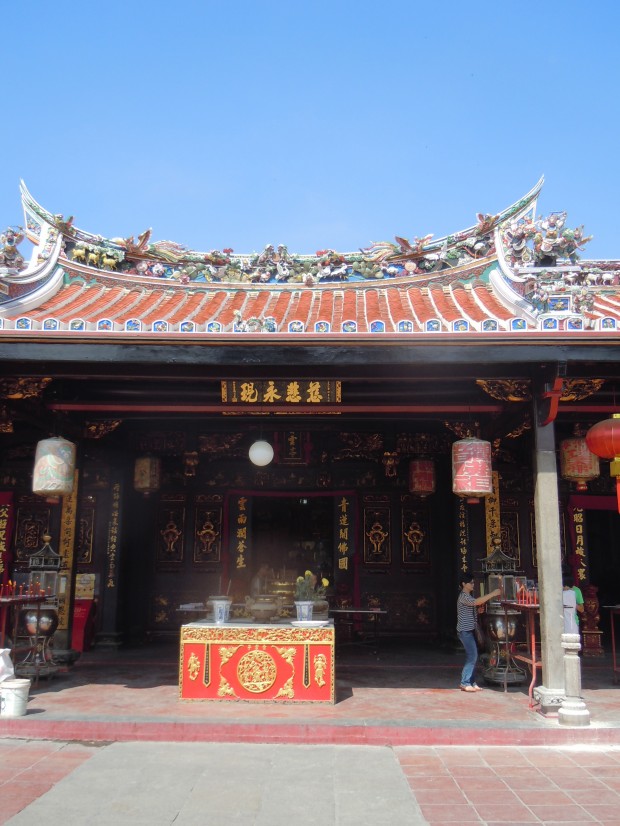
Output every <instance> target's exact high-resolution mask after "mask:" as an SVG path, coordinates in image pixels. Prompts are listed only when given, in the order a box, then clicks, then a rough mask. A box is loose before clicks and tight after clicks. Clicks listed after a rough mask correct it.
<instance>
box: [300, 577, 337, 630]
mask: <svg viewBox="0 0 620 826" xmlns="http://www.w3.org/2000/svg"><path fill="white" fill-rule="evenodd" d="M328 585H329V580H328V579H325V577H323V578H322V579H319V578H318V576H317V575H316V574H314V573H312V571H306V572H305V573H304V575H303V576H298V577H297V580H296V582H295V607H296V609H297V619H298V620H301V621H308V620H311V619H312V616H313V610H314V608H315V607H316V608H317V609H318V608H319V603H324V605H321V612H320V613H321V614H323V613H324V614H327V609H328V604H327V600H326V598H325V593H326V589H327V587H328Z"/></svg>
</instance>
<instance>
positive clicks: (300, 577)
mask: <svg viewBox="0 0 620 826" xmlns="http://www.w3.org/2000/svg"><path fill="white" fill-rule="evenodd" d="M303 581H304V578H303V577H302V576H298V577H297V579H296V582H303Z"/></svg>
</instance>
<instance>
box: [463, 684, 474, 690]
mask: <svg viewBox="0 0 620 826" xmlns="http://www.w3.org/2000/svg"><path fill="white" fill-rule="evenodd" d="M475 690H476V689H475V688H474V687H473V685H462V686H461V691H475Z"/></svg>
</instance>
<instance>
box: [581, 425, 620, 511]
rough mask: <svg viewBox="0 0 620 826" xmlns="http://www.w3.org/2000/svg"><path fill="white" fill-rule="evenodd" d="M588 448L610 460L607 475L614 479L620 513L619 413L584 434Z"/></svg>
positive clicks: (602, 457)
mask: <svg viewBox="0 0 620 826" xmlns="http://www.w3.org/2000/svg"><path fill="white" fill-rule="evenodd" d="M586 443H587V445H588V448H589V449H590V450H591V451H592V453H594V454H595V455H596V456H600V458H601V459H611V462H610V464H609V473H610V475H611V476H615V477H616V497H617V499H618V513H620V413H614V415H613V416H612V417H611V419H605V420H604V421H602V422H597V423H596V424H595V425H593V426H592V427H591V428H590V429H589V430H588V432H587V433H586Z"/></svg>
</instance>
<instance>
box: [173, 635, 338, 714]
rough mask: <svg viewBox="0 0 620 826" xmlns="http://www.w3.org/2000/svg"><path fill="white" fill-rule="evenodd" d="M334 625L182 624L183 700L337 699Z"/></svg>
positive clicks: (180, 686)
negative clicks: (299, 626)
mask: <svg viewBox="0 0 620 826" xmlns="http://www.w3.org/2000/svg"><path fill="white" fill-rule="evenodd" d="M334 642H335V638H334V626H333V625H326V626H324V627H322V628H296V627H294V626H293V625H288V624H283V625H236V624H232V623H231V624H227V625H208V624H206V623H191V624H189V625H184V626H182V628H181V656H180V658H179V696H180V697H181V699H183V700H221V701H227V702H232V701H237V702H238V701H245V702H253V703H257V702H282V703H332V704H333V703H334V702H335V684H336V679H335V661H334Z"/></svg>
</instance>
